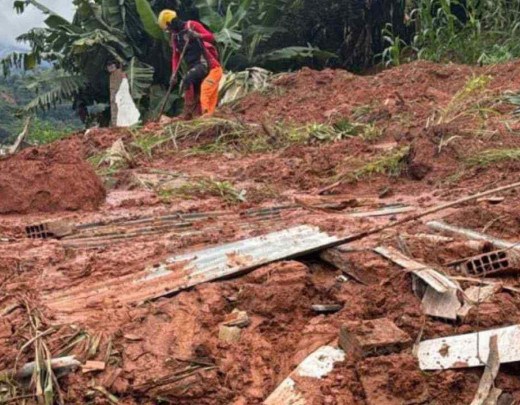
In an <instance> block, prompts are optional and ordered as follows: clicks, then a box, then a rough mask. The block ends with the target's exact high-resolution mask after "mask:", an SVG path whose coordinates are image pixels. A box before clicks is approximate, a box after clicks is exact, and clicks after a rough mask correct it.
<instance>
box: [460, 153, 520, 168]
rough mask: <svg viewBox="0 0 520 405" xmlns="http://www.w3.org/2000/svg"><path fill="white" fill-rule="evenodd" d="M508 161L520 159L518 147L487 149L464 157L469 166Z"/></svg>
mask: <svg viewBox="0 0 520 405" xmlns="http://www.w3.org/2000/svg"><path fill="white" fill-rule="evenodd" d="M508 161H520V148H510V149H507V148H505V149H488V150H484V151H482V152H479V153H477V154H475V155H473V156H470V157H468V158H467V159H466V163H467V164H468V165H469V166H471V167H486V166H489V165H492V164H494V163H502V162H508Z"/></svg>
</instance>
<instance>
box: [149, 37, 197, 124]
mask: <svg viewBox="0 0 520 405" xmlns="http://www.w3.org/2000/svg"><path fill="white" fill-rule="evenodd" d="M188 44H189V41H186V44H185V45H184V48H183V49H182V52H181V56H180V58H179V63H178V65H177V69H175V71H174V72H173V73H172V76H171V77H172V78H174V77H176V76H177V74H178V73H179V69H180V67H181V63H182V60H183V59H184V54H185V53H186V49H187V48H188ZM172 91H173V83H172V80H170V85H169V87H168V91H167V92H166V95H165V96H164V98H163V100H162V102H161V108H160V109H159V114H158V115H157V118H156V121H158V120H159V119H160V118H161V116H162V115H163V113H164V109H165V108H166V103H167V102H168V99H169V98H170V94H172Z"/></svg>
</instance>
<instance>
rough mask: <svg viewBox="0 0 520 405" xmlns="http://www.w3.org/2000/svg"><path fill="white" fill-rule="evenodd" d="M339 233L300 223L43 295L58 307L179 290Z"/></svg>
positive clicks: (324, 243)
mask: <svg viewBox="0 0 520 405" xmlns="http://www.w3.org/2000/svg"><path fill="white" fill-rule="evenodd" d="M338 240H339V239H338V238H336V237H335V236H330V235H328V234H326V233H324V232H321V231H320V230H319V229H318V228H316V227H312V226H307V225H303V226H298V227H294V228H290V229H286V230H283V231H280V232H273V233H270V234H267V235H263V236H259V237H255V238H251V239H246V240H241V241H238V242H233V243H228V244H224V245H221V246H216V247H212V248H207V249H203V250H198V251H194V252H189V253H186V254H182V255H178V256H174V257H171V258H169V259H167V260H166V261H165V262H164V263H160V264H158V265H154V266H151V267H149V268H147V269H145V270H143V271H141V272H139V273H137V274H131V275H129V276H123V277H118V278H115V279H111V280H107V281H105V282H101V283H97V284H96V285H90V286H87V287H78V288H71V289H68V290H61V291H60V292H58V293H55V294H51V295H49V296H47V299H46V303H47V305H49V306H50V307H52V308H54V309H56V310H60V309H61V310H64V311H66V312H69V311H68V310H70V309H72V308H82V307H83V308H85V307H87V306H91V305H94V304H96V303H100V304H101V303H102V302H103V301H105V300H111V301H112V300H114V301H116V302H119V303H139V302H143V301H146V300H150V299H154V298H158V297H162V296H164V295H168V294H171V293H175V292H177V291H181V290H183V289H186V288H189V287H192V286H195V285H197V284H201V283H204V282H208V281H211V280H216V279H219V278H223V277H227V276H232V275H236V274H240V273H242V272H245V271H247V270H251V269H254V268H256V267H259V266H262V265H264V264H268V263H271V262H274V261H276V260H282V259H287V258H291V257H295V256H301V255H303V254H307V253H310V252H313V251H316V250H320V249H323V248H326V247H329V246H330V245H333V244H337V243H338Z"/></svg>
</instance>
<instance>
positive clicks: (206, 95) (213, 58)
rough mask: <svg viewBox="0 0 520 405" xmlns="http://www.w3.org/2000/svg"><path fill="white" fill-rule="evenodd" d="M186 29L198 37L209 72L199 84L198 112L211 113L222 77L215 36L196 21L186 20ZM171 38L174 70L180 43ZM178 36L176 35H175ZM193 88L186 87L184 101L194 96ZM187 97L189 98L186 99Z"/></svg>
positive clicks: (215, 104)
mask: <svg viewBox="0 0 520 405" xmlns="http://www.w3.org/2000/svg"><path fill="white" fill-rule="evenodd" d="M184 28H185V29H186V30H190V31H193V32H194V33H196V34H197V36H198V39H199V40H200V41H201V44H202V46H203V52H204V58H205V59H206V61H207V64H208V69H209V73H208V74H207V76H206V77H205V78H204V79H203V80H202V83H201V85H200V112H201V113H202V114H203V115H212V114H213V113H214V112H215V109H216V108H217V104H218V90H219V84H220V80H221V79H222V75H223V71H222V67H221V66H220V62H219V57H218V52H217V48H216V46H215V36H214V35H213V33H212V32H211V31H209V30H208V29H206V27H204V25H202V24H201V23H199V22H197V21H187V22H186V23H185V25H184ZM175 38H176V37H175V36H174V37H173V40H172V48H173V55H172V68H173V71H176V69H177V67H178V65H179V63H180V60H179V59H180V51H179V48H181V46H180V45H181V44H180V43H179V42H180V41H179V40H175ZM177 38H178V37H177ZM194 93H195V90H193V89H188V90H187V92H186V93H185V97H186V102H188V103H189V102H191V101H192V100H191V99H192V98H193V97H194ZM188 99H189V100H188Z"/></svg>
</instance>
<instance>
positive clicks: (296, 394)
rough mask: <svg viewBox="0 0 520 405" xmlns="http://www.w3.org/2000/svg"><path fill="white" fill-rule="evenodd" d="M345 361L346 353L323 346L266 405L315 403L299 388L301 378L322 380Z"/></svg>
mask: <svg viewBox="0 0 520 405" xmlns="http://www.w3.org/2000/svg"><path fill="white" fill-rule="evenodd" d="M344 360H345V352H344V351H343V350H341V349H338V348H336V347H332V346H322V347H320V348H319V349H318V350H316V351H315V352H313V353H312V354H310V355H309V356H308V357H306V358H305V360H303V361H302V362H301V363H300V365H299V366H298V367H297V368H296V369H295V370H294V371H293V372H292V373H291V374H289V376H288V377H287V378H286V379H285V380H283V381H282V383H281V384H280V385H279V386H278V387H277V388H276V389H275V390H274V391H273V392H272V393H271V395H269V397H267V399H266V400H265V401H264V405H288V404H291V405H305V404H311V403H314V402H313V400H312V399H310V398H306V395H305V392H304V391H303V390H302V389H300V388H299V382H298V381H299V380H300V379H301V377H306V378H312V379H321V378H323V377H325V376H327V375H328V374H329V373H330V372H331V371H332V370H333V369H334V364H335V363H338V362H341V361H344Z"/></svg>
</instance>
